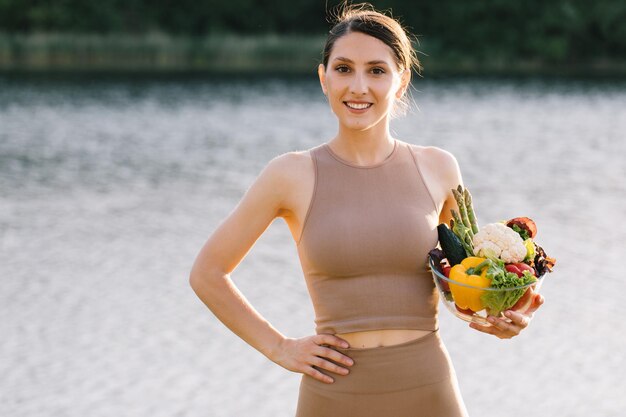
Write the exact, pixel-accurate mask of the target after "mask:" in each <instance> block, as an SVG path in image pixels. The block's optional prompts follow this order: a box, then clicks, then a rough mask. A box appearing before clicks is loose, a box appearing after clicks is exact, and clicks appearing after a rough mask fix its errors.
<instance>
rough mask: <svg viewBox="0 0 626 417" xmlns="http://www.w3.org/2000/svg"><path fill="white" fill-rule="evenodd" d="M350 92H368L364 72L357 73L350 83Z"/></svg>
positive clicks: (357, 93) (356, 93)
mask: <svg viewBox="0 0 626 417" xmlns="http://www.w3.org/2000/svg"><path fill="white" fill-rule="evenodd" d="M350 92H351V93H352V94H355V95H359V94H361V95H363V94H367V80H366V79H365V77H364V76H363V75H362V74H359V73H356V74H355V75H354V77H352V82H351V83H350Z"/></svg>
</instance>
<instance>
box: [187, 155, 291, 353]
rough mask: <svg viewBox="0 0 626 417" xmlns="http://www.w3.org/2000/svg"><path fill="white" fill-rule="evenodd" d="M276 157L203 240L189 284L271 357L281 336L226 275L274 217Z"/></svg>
mask: <svg viewBox="0 0 626 417" xmlns="http://www.w3.org/2000/svg"><path fill="white" fill-rule="evenodd" d="M279 158H280V157H277V158H275V159H274V160H272V161H271V162H270V163H269V164H268V165H267V166H266V167H265V168H264V169H263V170H262V172H261V173H260V174H259V176H258V178H257V179H256V180H255V182H254V183H253V184H252V185H251V186H250V188H249V189H248V190H247V191H246V193H245V195H244V196H243V198H242V199H241V201H240V202H239V204H238V205H237V206H236V207H235V209H234V210H233V211H232V212H231V213H230V214H229V215H228V217H226V219H224V220H223V221H222V223H221V224H220V225H219V226H218V228H217V229H216V230H215V231H214V232H213V234H212V235H211V236H210V237H209V239H208V240H207V241H206V243H205V244H204V246H203V247H202V249H201V250H200V253H199V254H198V256H197V257H196V260H195V262H194V264H193V267H192V270H191V274H190V277H189V282H190V285H191V287H192V288H193V290H194V291H195V293H196V294H197V296H198V297H199V298H200V299H201V300H202V302H203V303H204V304H205V305H206V306H207V307H208V308H209V309H210V310H211V311H212V312H213V314H215V316H216V317H217V318H218V319H219V320H220V321H221V322H222V323H224V325H225V326H226V327H228V328H229V329H230V330H232V331H233V332H234V333H235V334H237V335H238V336H239V337H241V338H242V339H243V340H244V341H245V342H246V343H248V344H249V345H251V346H252V347H254V348H255V349H257V350H258V351H260V352H261V353H263V354H264V355H265V356H267V357H268V358H272V356H273V353H274V352H275V351H276V349H277V347H278V345H279V344H280V342H281V340H282V339H283V338H284V336H283V335H282V334H281V333H280V332H279V331H278V330H276V329H275V328H274V327H273V326H272V325H271V324H270V323H269V322H268V321H267V320H265V319H264V318H263V317H262V316H261V315H260V314H259V313H258V312H257V311H256V310H255V309H254V307H252V305H251V304H250V303H249V302H248V301H247V300H246V298H245V296H244V295H243V294H242V293H241V292H240V291H239V290H238V289H237V287H236V286H235V285H234V284H233V282H232V280H231V278H230V274H231V272H232V271H233V270H234V269H235V268H236V267H237V265H238V264H239V263H240V262H241V260H242V259H243V258H244V257H245V256H246V254H247V253H248V252H249V251H250V249H251V248H252V246H253V245H254V243H255V242H256V241H257V240H258V238H259V237H260V236H261V234H262V233H263V232H264V231H265V230H266V229H267V228H268V227H269V225H270V224H271V223H272V221H273V220H274V219H275V218H276V217H278V213H279V210H280V208H281V206H282V199H283V192H284V191H285V190H284V188H285V186H286V183H285V181H284V180H283V176H282V174H281V172H280V169H281V167H282V166H284V164H281V163H280V162H281V161H280V160H279Z"/></svg>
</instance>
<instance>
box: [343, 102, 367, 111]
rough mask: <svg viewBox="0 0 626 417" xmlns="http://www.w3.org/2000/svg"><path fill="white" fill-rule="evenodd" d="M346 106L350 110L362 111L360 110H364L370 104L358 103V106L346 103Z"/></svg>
mask: <svg viewBox="0 0 626 417" xmlns="http://www.w3.org/2000/svg"><path fill="white" fill-rule="evenodd" d="M346 105H347V106H348V107H350V108H352V109H356V110H362V109H366V108H368V107H369V106H371V105H372V103H362V104H361V103H360V104H357V103H348V102H346Z"/></svg>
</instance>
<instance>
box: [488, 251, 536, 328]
mask: <svg viewBox="0 0 626 417" xmlns="http://www.w3.org/2000/svg"><path fill="white" fill-rule="evenodd" d="M492 260H493V259H492ZM487 277H488V278H490V279H491V288H496V289H502V290H503V291H486V292H485V293H484V294H483V295H481V297H480V299H481V301H482V302H483V305H484V306H485V308H486V309H487V312H488V313H489V314H490V315H492V316H498V315H499V314H500V313H501V312H503V311H504V310H506V309H509V308H511V307H513V306H514V305H515V303H517V301H518V300H519V299H520V298H522V296H523V295H524V293H525V292H526V288H518V289H515V290H506V288H512V287H521V286H523V285H527V284H530V283H533V282H535V281H537V278H535V277H534V276H533V275H532V274H531V273H530V272H528V271H524V275H522V276H521V277H518V276H517V274H514V273H513V272H508V271H507V270H506V269H504V262H502V261H501V260H497V261H496V262H494V263H493V264H492V265H491V267H490V268H489V269H488V271H487Z"/></svg>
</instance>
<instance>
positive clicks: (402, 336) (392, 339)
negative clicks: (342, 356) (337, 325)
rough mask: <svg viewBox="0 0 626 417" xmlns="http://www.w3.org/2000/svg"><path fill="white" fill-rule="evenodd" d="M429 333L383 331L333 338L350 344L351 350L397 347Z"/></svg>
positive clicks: (409, 330) (424, 331)
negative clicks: (338, 338)
mask: <svg viewBox="0 0 626 417" xmlns="http://www.w3.org/2000/svg"><path fill="white" fill-rule="evenodd" d="M430 333H432V332H431V331H430V330H412V329H384V330H370V331H364V332H352V333H336V334H335V336H337V337H340V338H342V339H344V340H345V341H347V342H348V343H350V347H351V348H354V349H359V348H371V347H380V346H391V345H397V344H399V343H405V342H408V341H411V340H415V339H419V338H421V337H424V336H426V335H427V334H430Z"/></svg>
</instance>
